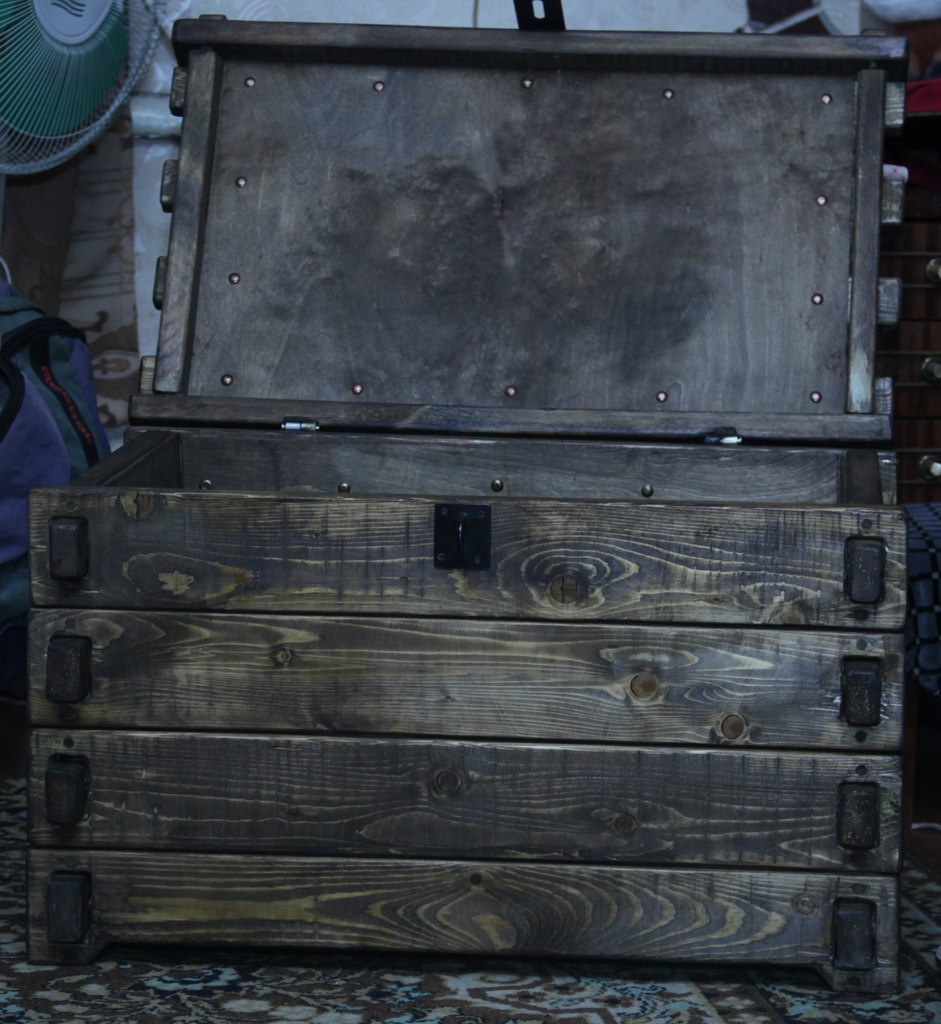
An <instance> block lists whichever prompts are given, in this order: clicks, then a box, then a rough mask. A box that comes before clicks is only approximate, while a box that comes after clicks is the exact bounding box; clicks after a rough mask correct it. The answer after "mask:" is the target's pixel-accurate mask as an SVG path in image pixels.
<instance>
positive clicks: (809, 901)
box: [791, 892, 817, 917]
mask: <svg viewBox="0 0 941 1024" xmlns="http://www.w3.org/2000/svg"><path fill="white" fill-rule="evenodd" d="M791 906H792V907H793V908H794V910H795V911H796V912H797V913H798V914H801V915H802V916H804V917H806V916H807V915H808V914H812V913H814V911H815V910H816V909H817V901H816V900H815V899H814V897H813V896H811V895H810V893H807V892H801V893H798V894H797V895H796V896H795V897H794V899H792V900H791Z"/></svg>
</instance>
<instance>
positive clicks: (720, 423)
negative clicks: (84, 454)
mask: <svg viewBox="0 0 941 1024" xmlns="http://www.w3.org/2000/svg"><path fill="white" fill-rule="evenodd" d="M816 408H817V407H816V406H813V407H812V408H810V409H808V410H807V412H806V413H801V414H794V415H787V414H781V415H776V416H767V415H764V414H762V413H741V412H736V413H731V414H730V413H728V412H722V413H706V412H704V413H674V412H668V411H666V410H665V409H664V408H663V407H662V406H659V407H658V408H657V409H654V410H651V411H650V412H630V411H627V412H624V411H619V410H605V409H582V410H577V411H572V410H568V409H509V408H506V407H504V408H500V409H497V408H490V407H487V408H484V407H480V408H472V407H470V406H464V405H453V406H435V405H377V404H375V403H373V402H363V403H355V404H354V403H350V402H314V401H302V400H296V401H292V402H285V401H281V400H279V399H275V398H271V399H268V398H242V399H239V401H238V403H237V404H236V403H233V402H231V401H229V400H227V399H225V398H216V397H212V398H202V397H192V396H184V397H180V396H176V395H138V396H136V397H134V398H132V399H131V412H130V416H131V422H132V423H135V424H138V425H150V426H170V427H176V426H179V425H180V423H187V424H189V425H190V426H193V427H200V426H215V427H219V426H223V427H225V426H240V427H244V426H250V427H275V428H280V427H281V425H282V424H283V423H284V422H285V421H291V420H293V421H297V422H305V423H310V424H317V425H319V427H320V428H321V429H323V430H372V431H392V430H395V431H402V432H403V433H406V434H408V433H420V434H427V433H432V434H435V433H436V434H448V433H450V434H509V435H516V436H520V437H526V436H532V435H547V436H551V435H556V436H563V437H607V438H614V439H624V438H664V439H672V440H674V441H676V440H681V441H683V442H685V443H689V442H690V441H693V442H697V443H698V442H700V441H702V440H704V439H705V438H707V437H713V436H722V435H723V434H724V433H726V432H729V431H731V432H732V433H735V434H738V435H739V436H740V437H742V438H744V439H746V440H754V441H784V442H788V443H792V444H793V443H794V442H799V443H806V442H812V441H829V442H831V443H842V442H846V443H862V442H878V441H889V440H891V438H892V417H891V416H887V415H882V414H880V415H871V416H868V415H862V414H859V413H856V414H853V415H847V416H843V415H826V414H823V413H816V412H814V411H813V410H814V409H816Z"/></svg>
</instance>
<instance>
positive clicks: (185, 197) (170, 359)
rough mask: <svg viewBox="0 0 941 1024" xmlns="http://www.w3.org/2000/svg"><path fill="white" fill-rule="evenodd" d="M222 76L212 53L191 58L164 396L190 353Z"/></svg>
mask: <svg viewBox="0 0 941 1024" xmlns="http://www.w3.org/2000/svg"><path fill="white" fill-rule="evenodd" d="M221 77H222V62H221V60H220V59H219V57H218V56H217V55H216V54H215V53H213V52H212V51H211V50H203V51H201V52H199V53H194V54H192V55H191V59H190V62H189V69H188V71H187V86H186V117H185V118H184V121H183V130H182V136H181V139H180V158H179V166H178V175H177V184H176V191H175V193H174V214H173V220H172V222H171V227H170V249H169V258H168V263H167V276H166V285H165V291H164V301H163V305H162V314H161V317H160V334H159V338H158V342H157V370H156V377H155V384H154V386H155V387H156V388H157V389H158V390H161V391H179V390H180V388H181V387H182V384H183V381H184V380H185V377H186V372H187V367H188V363H189V359H190V357H191V354H192V353H191V340H190V339H191V333H192V327H193V321H194V318H195V316H196V305H197V301H198V288H199V275H200V267H201V264H202V255H203V234H204V231H205V226H206V208H207V202H208V195H209V181H210V177H211V174H212V161H213V147H214V144H215V137H216V126H217V118H218V100H219V90H220V86H221Z"/></svg>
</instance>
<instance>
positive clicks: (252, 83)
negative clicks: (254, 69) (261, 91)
mask: <svg viewBox="0 0 941 1024" xmlns="http://www.w3.org/2000/svg"><path fill="white" fill-rule="evenodd" d="M245 85H246V86H247V87H248V88H249V89H254V88H255V79H254V78H252V77H251V75H249V77H248V78H246V79H245Z"/></svg>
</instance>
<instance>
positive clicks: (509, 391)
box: [503, 384, 516, 398]
mask: <svg viewBox="0 0 941 1024" xmlns="http://www.w3.org/2000/svg"><path fill="white" fill-rule="evenodd" d="M503 393H504V394H505V395H506V397H507V398H512V397H513V396H514V395H515V394H516V388H515V387H514V386H513V385H512V384H507V386H506V387H505V388H504V389H503Z"/></svg>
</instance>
